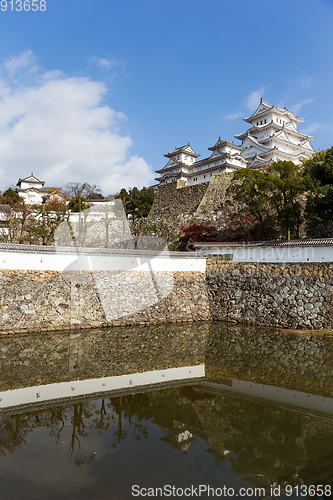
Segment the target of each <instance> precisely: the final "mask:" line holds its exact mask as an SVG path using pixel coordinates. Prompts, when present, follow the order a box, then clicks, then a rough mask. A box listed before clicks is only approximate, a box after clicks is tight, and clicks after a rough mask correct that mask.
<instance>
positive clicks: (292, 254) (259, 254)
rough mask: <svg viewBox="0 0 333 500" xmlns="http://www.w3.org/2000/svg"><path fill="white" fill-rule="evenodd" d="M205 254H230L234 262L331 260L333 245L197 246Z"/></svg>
mask: <svg viewBox="0 0 333 500" xmlns="http://www.w3.org/2000/svg"><path fill="white" fill-rule="evenodd" d="M198 250H199V251H200V252H204V253H205V254H206V255H214V254H215V255H224V254H229V255H230V254H231V255H232V256H233V261H234V262H333V245H330V246H329V245H327V246H324V245H323V246H309V247H261V248H246V247H245V245H244V247H237V248H232V247H229V248H228V247H227V246H223V247H222V246H221V247H215V248H213V247H211V248H200V247H199V248H198Z"/></svg>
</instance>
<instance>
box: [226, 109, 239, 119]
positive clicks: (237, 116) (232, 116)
mask: <svg viewBox="0 0 333 500" xmlns="http://www.w3.org/2000/svg"><path fill="white" fill-rule="evenodd" d="M242 116H243V113H242V112H241V111H238V113H232V114H231V115H228V116H227V120H236V119H237V118H241V117H242Z"/></svg>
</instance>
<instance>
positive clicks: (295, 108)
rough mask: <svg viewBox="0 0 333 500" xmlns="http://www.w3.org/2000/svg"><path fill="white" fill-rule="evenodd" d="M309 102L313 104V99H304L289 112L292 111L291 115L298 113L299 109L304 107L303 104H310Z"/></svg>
mask: <svg viewBox="0 0 333 500" xmlns="http://www.w3.org/2000/svg"><path fill="white" fill-rule="evenodd" d="M311 102H313V98H310V99H304V100H303V101H299V102H298V103H296V104H294V105H293V106H292V107H291V110H292V111H293V113H295V114H297V113H299V112H300V110H301V108H302V107H303V106H304V105H305V104H310V103H311Z"/></svg>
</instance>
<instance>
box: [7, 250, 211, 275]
mask: <svg viewBox="0 0 333 500" xmlns="http://www.w3.org/2000/svg"><path fill="white" fill-rule="evenodd" d="M0 269H11V270H14V269H17V270H31V271H150V272H159V271H166V272H167V271H169V272H172V271H184V272H186V271H197V272H201V273H204V272H205V269H206V258H205V257H201V258H197V257H196V258H193V257H190V256H189V257H188V258H186V257H184V256H182V257H181V258H177V257H174V256H172V258H167V257H165V256H163V255H161V256H160V257H159V256H154V257H149V256H147V257H144V256H140V257H135V256H133V255H132V256H126V255H125V256H121V255H108V254H104V255H94V254H91V255H89V254H82V255H80V254H78V255H77V254H75V253H72V254H70V253H64V254H61V253H45V252H40V253H39V252H34V253H32V252H22V253H20V252H16V251H10V250H8V251H4V250H0Z"/></svg>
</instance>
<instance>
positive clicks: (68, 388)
mask: <svg viewBox="0 0 333 500" xmlns="http://www.w3.org/2000/svg"><path fill="white" fill-rule="evenodd" d="M204 377H205V365H197V366H183V367H180V368H168V369H166V370H155V371H150V372H144V373H130V374H127V375H119V376H116V377H103V378H99V379H88V380H75V381H71V382H60V383H58V384H46V385H39V386H34V387H25V388H22V389H14V390H11V391H4V392H0V410H1V409H5V408H11V407H13V406H21V405H27V404H32V403H36V402H37V403H42V402H45V401H46V402H47V401H52V400H58V399H66V398H71V397H73V396H75V397H78V396H88V395H91V394H95V393H101V392H111V391H118V390H121V389H129V388H130V389H132V388H135V387H144V386H151V385H154V384H162V383H165V382H177V381H180V382H181V381H184V380H191V379H198V378H204Z"/></svg>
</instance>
